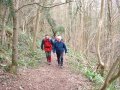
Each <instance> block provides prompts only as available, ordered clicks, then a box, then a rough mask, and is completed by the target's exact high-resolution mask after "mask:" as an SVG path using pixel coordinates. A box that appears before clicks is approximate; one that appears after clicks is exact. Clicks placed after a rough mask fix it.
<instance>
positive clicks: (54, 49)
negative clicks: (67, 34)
mask: <svg viewBox="0 0 120 90" xmlns="http://www.w3.org/2000/svg"><path fill="white" fill-rule="evenodd" d="M55 51H56V43H53V53H55Z"/></svg>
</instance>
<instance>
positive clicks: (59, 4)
mask: <svg viewBox="0 0 120 90" xmlns="http://www.w3.org/2000/svg"><path fill="white" fill-rule="evenodd" d="M70 2H75V1H69V2H65V3H58V4H55V5H51V6H43V5H40V4H39V3H30V4H26V5H23V6H21V7H20V8H18V9H17V10H16V11H15V12H18V11H19V10H21V9H22V8H24V7H27V6H31V5H38V6H40V7H42V8H54V7H57V6H61V5H64V4H67V3H70Z"/></svg>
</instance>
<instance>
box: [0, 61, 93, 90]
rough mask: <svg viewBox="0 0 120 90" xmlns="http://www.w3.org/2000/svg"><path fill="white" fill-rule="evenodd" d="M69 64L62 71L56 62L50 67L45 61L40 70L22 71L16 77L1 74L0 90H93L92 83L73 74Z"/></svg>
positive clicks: (81, 76) (65, 64) (80, 75)
mask: <svg viewBox="0 0 120 90" xmlns="http://www.w3.org/2000/svg"><path fill="white" fill-rule="evenodd" d="M67 62H68V60H65V62H64V68H62V69H61V68H59V67H58V65H57V61H56V60H53V61H52V64H51V65H48V64H47V63H46V60H45V59H44V60H42V64H41V65H40V66H39V67H38V68H34V69H21V70H20V71H19V74H18V76H16V77H15V76H13V75H10V74H5V73H3V74H2V72H0V74H1V75H0V79H1V80H0V90H92V88H91V87H92V84H91V82H90V81H89V80H88V79H87V78H86V77H85V76H84V75H82V74H75V73H73V72H72V71H71V70H70V69H69V67H68V64H67Z"/></svg>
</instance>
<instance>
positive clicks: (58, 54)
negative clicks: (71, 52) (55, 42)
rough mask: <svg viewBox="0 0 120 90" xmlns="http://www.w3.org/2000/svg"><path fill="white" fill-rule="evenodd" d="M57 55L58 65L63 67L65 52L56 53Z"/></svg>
mask: <svg viewBox="0 0 120 90" xmlns="http://www.w3.org/2000/svg"><path fill="white" fill-rule="evenodd" d="M56 54H57V61H58V65H61V66H63V52H62V53H59V52H56Z"/></svg>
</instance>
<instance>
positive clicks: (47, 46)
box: [41, 39, 53, 52]
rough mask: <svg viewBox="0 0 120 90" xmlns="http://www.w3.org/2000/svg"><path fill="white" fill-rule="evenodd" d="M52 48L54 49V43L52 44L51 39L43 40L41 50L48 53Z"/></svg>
mask: <svg viewBox="0 0 120 90" xmlns="http://www.w3.org/2000/svg"><path fill="white" fill-rule="evenodd" d="M52 47H53V43H52V40H51V39H43V40H42V43H41V49H42V50H43V49H44V51H46V52H49V51H51V50H52Z"/></svg>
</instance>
